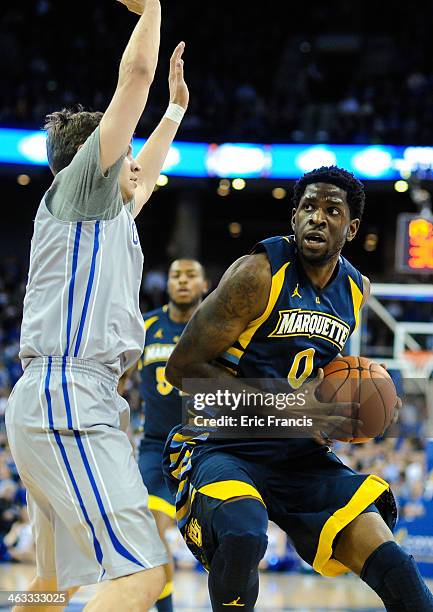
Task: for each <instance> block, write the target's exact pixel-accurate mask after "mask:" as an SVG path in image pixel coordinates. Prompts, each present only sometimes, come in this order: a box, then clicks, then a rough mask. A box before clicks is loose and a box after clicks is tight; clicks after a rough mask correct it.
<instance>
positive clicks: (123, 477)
mask: <svg viewBox="0 0 433 612" xmlns="http://www.w3.org/2000/svg"><path fill="white" fill-rule="evenodd" d="M121 1H122V2H123V3H124V4H126V5H127V6H128V8H129V9H130V10H133V11H134V12H138V13H142V15H141V17H140V19H139V21H138V23H137V25H136V27H135V29H134V31H133V32H132V35H131V37H130V40H129V42H128V45H127V47H126V49H125V52H124V54H123V57H122V61H121V64H120V70H119V80H118V84H117V88H116V91H115V93H114V96H113V98H112V100H111V103H110V105H109V106H108V109H107V110H106V111H105V113H104V114H102V113H89V112H84V111H82V110H81V109H80V110H79V111H78V112H72V111H67V110H63V111H60V112H57V113H53V114H52V115H49V116H48V118H47V124H46V129H47V132H48V139H47V151H48V160H49V164H50V167H51V170H52V171H53V174H54V175H55V178H54V181H53V183H52V185H51V187H50V188H49V190H48V191H47V192H46V193H45V195H44V197H43V198H42V202H41V203H40V206H39V208H38V211H37V214H36V219H35V226H34V234H33V239H32V247H31V256H30V271H29V279H28V285H27V290H26V296H25V301H24V315H23V322H22V330H21V347H20V358H21V361H22V365H23V368H24V374H23V376H22V378H21V379H20V380H19V381H18V383H17V385H16V386H15V388H14V389H13V391H12V394H11V397H10V400H9V403H8V407H7V413H6V425H7V433H8V437H9V443H10V446H11V450H12V454H13V457H14V460H15V462H16V464H17V467H18V470H19V473H20V476H21V478H22V480H23V482H24V484H25V486H26V488H27V491H28V506H29V512H30V516H31V521H32V526H33V530H34V535H35V539H36V551H37V552H36V556H37V576H36V578H35V579H34V580H33V582H32V583H31V585H30V590H31V591H53V590H56V589H59V590H66V589H67V590H69V591H70V592H73V591H74V590H76V588H78V587H79V586H80V585H85V584H92V583H95V582H99V581H103V580H110V582H109V583H108V585H107V586H106V588H105V589H102V590H101V591H100V592H99V593H97V595H96V596H95V597H94V598H93V599H92V600H91V602H90V603H89V604H88V606H87V607H86V610H87V609H88V610H92V611H93V610H101V611H103V612H109V611H113V612H114V611H116V612H119V610H126V609H127V610H128V611H131V612H133V611H140V612H141V611H142V610H148V609H149V608H150V606H151V605H152V604H153V602H154V601H155V600H156V599H157V597H158V595H159V594H160V592H161V591H162V589H163V587H164V570H163V567H162V566H163V565H164V564H165V563H166V562H167V557H166V553H165V549H164V546H163V545H162V543H161V541H160V539H159V536H158V533H157V529H156V526H155V522H154V519H153V517H152V515H151V513H150V512H149V510H148V508H147V491H146V489H145V487H144V485H143V482H142V479H141V476H140V472H139V470H138V467H137V464H136V462H135V460H134V458H133V453H132V448H131V445H130V443H129V441H128V438H127V435H126V433H125V429H126V426H127V422H128V418H129V407H128V405H127V403H126V402H125V401H124V400H123V399H122V398H120V396H119V395H118V394H117V381H118V378H119V376H120V375H121V374H122V373H123V372H124V370H125V369H126V368H128V367H130V366H131V365H133V363H134V362H135V361H136V360H137V359H138V358H139V357H140V354H141V351H142V347H143V343H144V329H143V319H142V317H141V314H140V309H139V303H138V295H139V288H140V282H141V275H142V264H143V256H142V252H141V247H140V243H139V239H138V234H137V230H136V227H135V223H134V217H135V216H137V214H138V213H139V212H140V209H141V207H142V206H143V204H145V202H146V201H147V200H148V199H149V197H150V195H151V193H152V191H153V188H154V186H155V182H156V180H157V177H158V176H159V174H160V171H161V168H162V166H163V163H164V160H165V158H166V156H167V153H168V150H169V148H170V145H171V143H172V141H173V139H174V137H175V134H176V131H177V128H178V126H179V123H180V121H181V118H182V115H183V113H184V112H185V109H186V107H187V105H188V97H189V94H188V88H187V86H186V84H185V81H184V77H183V60H182V53H183V50H184V44H183V43H180V44H179V45H178V46H177V47H176V49H175V51H174V53H173V56H172V58H171V63H170V75H169V89H170V104H169V107H168V109H167V112H166V114H165V115H164V117H163V119H162V120H161V122H160V124H159V125H158V127H157V128H156V130H155V131H154V132H153V134H152V135H151V136H150V138H149V139H148V141H147V143H146V144H145V146H144V148H143V149H142V150H141V151H140V153H139V154H138V156H137V158H136V159H134V158H133V157H132V152H131V144H130V143H131V138H132V136H133V132H134V130H135V127H136V125H137V123H138V120H139V118H140V116H141V114H142V112H143V110H144V107H145V104H146V100H147V96H148V92H149V88H150V85H151V83H152V81H153V78H154V74H155V69H156V65H157V59H158V51H159V37H160V21H161V8H160V3H159V0H121ZM23 609H24V606H20V605H18V606H17V607H16V608H15V610H16V611H22V610H23ZM36 609H37V610H45V609H47V610H51V609H52V606H49V607H48V606H47V607H44V606H43V605H40V606H36ZM57 609H58V608H57Z"/></svg>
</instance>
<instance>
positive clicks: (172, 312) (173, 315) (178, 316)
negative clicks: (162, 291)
mask: <svg viewBox="0 0 433 612" xmlns="http://www.w3.org/2000/svg"><path fill="white" fill-rule="evenodd" d="M196 308H197V304H194V306H191V307H190V308H186V309H185V310H183V309H181V308H179V307H178V306H176V305H175V304H172V303H171V302H170V303H169V305H168V316H169V317H170V319H171V320H172V321H173V322H174V323H188V321H189V320H190V318H191V317H192V315H193V314H194V311H195V310H196Z"/></svg>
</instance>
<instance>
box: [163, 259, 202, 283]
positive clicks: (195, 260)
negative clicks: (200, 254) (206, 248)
mask: <svg viewBox="0 0 433 612" xmlns="http://www.w3.org/2000/svg"><path fill="white" fill-rule="evenodd" d="M175 261H193V262H194V263H196V264H198V265H199V266H200V270H201V273H202V276H203V278H204V279H205V280H207V272H206V268H205V267H204V265H203V264H202V263H201V261H199V260H198V259H196V258H195V257H176V259H173V260H172V261H171V262H170V264H169V266H168V270H169V271H170V268H171V266H172V265H173V264H174V262H175Z"/></svg>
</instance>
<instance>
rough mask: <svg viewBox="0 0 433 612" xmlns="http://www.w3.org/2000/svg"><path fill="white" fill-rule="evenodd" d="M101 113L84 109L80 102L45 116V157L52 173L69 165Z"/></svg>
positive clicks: (98, 121)
mask: <svg viewBox="0 0 433 612" xmlns="http://www.w3.org/2000/svg"><path fill="white" fill-rule="evenodd" d="M102 116H103V113H101V112H99V111H96V112H91V111H85V110H84V109H83V107H82V106H81V104H79V105H77V107H76V108H75V109H72V108H64V109H62V110H61V111H56V112H55V113H51V114H50V115H47V116H46V117H45V125H44V130H46V132H47V157H48V163H49V165H50V168H51V170H52V172H53V174H57V173H58V172H60V170H63V168H66V166H69V164H70V163H71V161H72V159H73V157H74V155H75V154H76V152H77V150H78V147H79V146H80V145H82V144H84V143H85V142H86V140H87V138H88V137H89V136H90V134H91V133H92V132H93V131H94V130H95V129H96V127H97V126H98V125H99V123H100V121H101V119H102Z"/></svg>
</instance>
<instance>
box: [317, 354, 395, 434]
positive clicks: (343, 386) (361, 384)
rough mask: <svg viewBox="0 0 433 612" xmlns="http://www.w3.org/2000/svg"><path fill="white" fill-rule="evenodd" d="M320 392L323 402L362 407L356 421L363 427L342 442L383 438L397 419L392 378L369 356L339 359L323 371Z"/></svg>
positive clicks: (319, 395)
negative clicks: (345, 403)
mask: <svg viewBox="0 0 433 612" xmlns="http://www.w3.org/2000/svg"><path fill="white" fill-rule="evenodd" d="M323 372H324V379H323V381H322V383H321V384H320V387H319V390H318V397H319V398H320V400H321V401H323V402H330V403H331V402H356V403H358V404H360V408H359V412H358V415H357V419H358V420H360V421H362V422H363V425H362V427H360V428H359V429H355V430H354V432H353V436H348V437H347V438H346V437H344V438H343V437H341V438H337V440H340V441H341V442H352V443H358V444H359V443H361V442H367V441H368V440H371V439H372V438H375V437H376V436H379V435H382V434H383V433H384V432H385V431H386V429H387V428H388V427H389V425H390V424H391V423H392V421H393V419H394V411H395V406H396V403H397V392H396V390H395V386H394V383H393V381H392V379H391V376H390V375H389V374H388V372H387V371H386V370H385V368H383V367H382V366H381V365H379V364H378V363H376V362H375V361H372V360H371V359H367V358H366V357H352V356H349V357H338V358H337V359H334V361H331V362H330V363H328V365H326V366H325V367H324V368H323Z"/></svg>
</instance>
